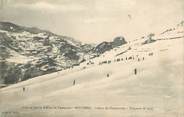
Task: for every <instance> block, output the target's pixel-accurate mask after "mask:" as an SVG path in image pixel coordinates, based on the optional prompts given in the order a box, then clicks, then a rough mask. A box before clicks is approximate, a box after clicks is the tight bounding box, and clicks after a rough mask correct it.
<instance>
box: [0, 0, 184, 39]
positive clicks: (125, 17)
mask: <svg viewBox="0 0 184 117" xmlns="http://www.w3.org/2000/svg"><path fill="white" fill-rule="evenodd" d="M4 1H6V4H5V5H4V7H3V8H1V9H0V21H10V22H14V23H17V24H20V25H24V26H34V27H39V28H42V29H47V30H50V31H52V32H55V33H57V34H60V35H66V36H71V37H74V38H75V39H77V40H81V41H83V42H101V41H104V40H107V41H109V40H112V39H113V38H114V37H116V36H121V35H122V36H124V37H125V38H126V39H127V40H132V39H135V38H139V37H141V36H144V34H148V33H151V32H160V31H163V30H164V29H167V28H168V27H172V26H174V25H176V24H177V23H179V22H180V21H181V20H183V19H184V0H4Z"/></svg>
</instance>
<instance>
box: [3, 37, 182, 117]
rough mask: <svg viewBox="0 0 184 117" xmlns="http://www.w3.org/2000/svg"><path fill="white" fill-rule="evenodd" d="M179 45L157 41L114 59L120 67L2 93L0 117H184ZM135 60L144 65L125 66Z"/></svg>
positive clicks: (55, 76)
mask: <svg viewBox="0 0 184 117" xmlns="http://www.w3.org/2000/svg"><path fill="white" fill-rule="evenodd" d="M183 42H184V39H183V38H180V39H175V40H161V41H158V42H155V43H151V44H148V45H145V46H141V47H139V48H133V49H132V50H131V51H129V52H127V53H126V54H123V55H121V56H118V57H119V58H123V59H124V60H123V61H120V62H112V63H110V64H103V65H98V64H94V65H92V66H90V67H89V66H88V67H87V68H86V69H82V68H83V66H81V67H76V68H73V69H69V70H65V71H61V72H57V73H52V74H49V75H45V76H40V77H37V78H34V79H30V80H28V81H24V82H21V83H18V84H15V85H12V86H9V87H6V88H3V89H0V117H184V102H183V99H184V87H183V86H184V79H183V78H184V73H183V68H184V54H183V50H184V47H183ZM125 48H126V47H125ZM120 49H122V50H123V49H124V48H123V47H122V48H120ZM141 50H142V51H141ZM145 50H146V51H145ZM150 52H152V53H154V54H153V56H149V55H148V54H149V53H150ZM112 53H113V51H111V54H110V55H112ZM116 53H118V50H116ZM136 54H138V55H139V57H140V56H141V57H144V58H145V59H144V60H142V59H141V60H140V61H138V59H134V60H132V59H131V60H125V57H127V56H130V55H134V56H136ZM108 55H109V54H108V53H106V54H104V56H103V57H104V58H106V56H108ZM114 55H115V54H114ZM118 57H117V58H118ZM112 58H113V57H112ZM112 58H108V59H112ZM106 59H107V58H106ZM113 59H114V58H113ZM100 60H102V58H99V60H94V62H99V61H100ZM112 61H113V60H112ZM135 68H136V69H137V75H135V74H134V69H135ZM107 74H109V77H107ZM74 80H75V85H73V83H74ZM23 87H25V91H23ZM46 106H47V108H46ZM31 107H32V109H31ZM77 107H78V108H77ZM105 107H106V108H105Z"/></svg>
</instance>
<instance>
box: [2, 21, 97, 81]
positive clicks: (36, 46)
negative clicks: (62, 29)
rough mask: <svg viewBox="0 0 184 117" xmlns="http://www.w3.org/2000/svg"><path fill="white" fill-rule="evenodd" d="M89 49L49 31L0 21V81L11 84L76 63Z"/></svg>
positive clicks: (80, 60)
mask: <svg viewBox="0 0 184 117" xmlns="http://www.w3.org/2000/svg"><path fill="white" fill-rule="evenodd" d="M92 48H93V46H92V45H90V44H84V45H82V44H81V42H79V41H76V40H74V39H73V38H70V37H66V36H60V35H56V34H53V33H51V32H49V31H45V30H40V29H37V28H28V27H23V26H19V25H15V24H13V23H9V22H0V67H1V71H0V74H1V76H0V83H6V84H12V83H16V82H18V81H22V80H26V79H29V78H33V77H35V76H40V75H43V74H47V73H51V72H54V71H58V70H64V69H67V68H69V67H72V66H74V65H78V64H80V63H81V62H82V61H84V57H85V56H86V55H88V52H89V51H90V50H91V49H92Z"/></svg>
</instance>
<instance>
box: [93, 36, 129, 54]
mask: <svg viewBox="0 0 184 117" xmlns="http://www.w3.org/2000/svg"><path fill="white" fill-rule="evenodd" d="M126 43H127V42H126V40H125V38H124V37H121V36H120V37H116V38H114V40H113V41H112V42H102V43H100V44H99V45H97V46H96V47H95V48H94V52H95V53H99V54H102V53H104V52H106V51H109V50H111V49H113V48H115V47H118V46H121V45H123V44H126Z"/></svg>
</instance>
